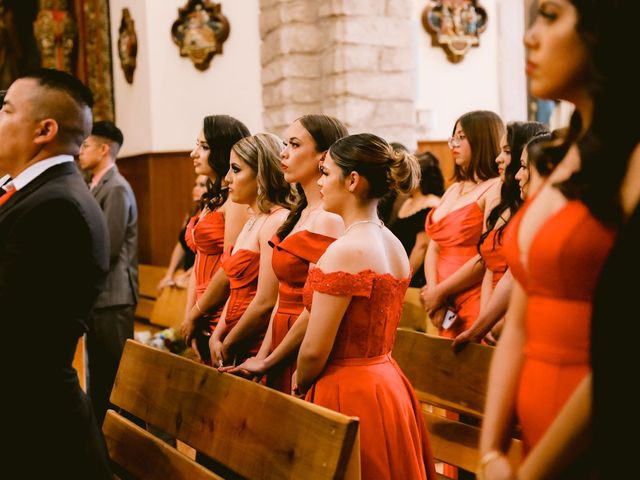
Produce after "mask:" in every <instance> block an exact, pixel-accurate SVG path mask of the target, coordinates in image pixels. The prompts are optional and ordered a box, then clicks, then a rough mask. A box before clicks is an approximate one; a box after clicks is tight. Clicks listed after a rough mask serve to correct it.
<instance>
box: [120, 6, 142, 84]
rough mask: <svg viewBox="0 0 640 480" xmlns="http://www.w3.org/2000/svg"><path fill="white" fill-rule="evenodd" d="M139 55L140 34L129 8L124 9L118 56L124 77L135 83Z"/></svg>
mask: <svg viewBox="0 0 640 480" xmlns="http://www.w3.org/2000/svg"><path fill="white" fill-rule="evenodd" d="M137 55H138V36H137V35H136V28H135V25H134V23H133V18H131V12H130V11H129V9H128V8H123V9H122V20H121V21H120V28H119V29H118V56H119V57H120V66H121V67H122V71H123V72H124V78H125V79H126V80H127V82H128V83H133V73H134V72H135V71H136V56H137Z"/></svg>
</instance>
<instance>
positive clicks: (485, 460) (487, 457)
mask: <svg viewBox="0 0 640 480" xmlns="http://www.w3.org/2000/svg"><path fill="white" fill-rule="evenodd" d="M503 455H504V453H502V452H501V451H500V450H489V451H488V452H487V453H485V454H484V455H483V456H482V458H480V461H479V462H478V468H477V473H479V474H482V473H484V469H485V468H487V465H489V464H490V463H491V462H493V461H494V460H496V459H498V458H500V457H502V456H503Z"/></svg>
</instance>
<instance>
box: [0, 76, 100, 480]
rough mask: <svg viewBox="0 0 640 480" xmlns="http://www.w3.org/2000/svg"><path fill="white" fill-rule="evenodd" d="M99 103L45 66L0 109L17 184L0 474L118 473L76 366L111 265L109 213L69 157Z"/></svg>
mask: <svg viewBox="0 0 640 480" xmlns="http://www.w3.org/2000/svg"><path fill="white" fill-rule="evenodd" d="M92 104H93V99H92V96H91V92H90V91H89V90H88V89H87V88H86V87H85V86H84V85H83V84H82V83H81V82H80V81H79V80H78V79H76V78H75V77H73V76H71V75H69V74H67V73H63V72H60V71H56V70H40V71H37V72H35V73H32V74H29V75H27V76H24V77H22V78H19V79H18V80H16V81H15V82H14V83H13V84H12V85H11V86H10V88H9V90H8V91H7V94H6V97H5V99H4V102H3V106H2V110H0V170H1V171H3V172H5V173H6V174H8V175H9V176H10V178H11V181H10V182H9V183H8V184H7V185H5V186H4V187H2V188H3V189H4V190H5V192H6V193H5V194H4V195H2V197H0V318H1V319H2V320H3V323H4V325H5V326H6V327H7V330H6V332H5V339H4V342H3V343H2V347H1V348H0V351H2V353H3V371H4V372H5V374H4V375H3V385H4V387H3V396H2V397H3V404H4V405H3V409H2V412H3V418H4V419H5V420H4V421H3V434H4V437H5V438H6V439H7V440H8V445H9V450H8V451H7V450H5V455H4V458H5V461H4V465H3V468H5V469H6V470H7V471H18V472H20V473H19V474H18V476H20V477H21V478H47V477H55V478H67V479H81V478H82V479H88V478H92V479H98V478H99V479H102V478H105V479H106V478H110V476H111V475H110V471H109V464H108V456H107V452H106V448H105V444H104V438H103V437H102V433H101V431H100V428H99V426H98V424H97V422H96V419H95V416H94V414H93V409H92V406H91V401H90V400H89V398H88V397H87V395H85V393H84V392H83V391H82V389H81V388H80V383H79V381H78V375H77V373H76V371H75V370H74V369H73V367H72V361H73V356H74V352H75V348H76V344H77V342H78V338H79V337H80V336H81V335H82V334H84V333H85V331H86V330H87V327H86V318H87V315H88V314H89V311H90V309H91V307H92V305H93V303H94V302H95V299H96V298H97V296H98V293H99V292H100V290H101V288H102V285H103V283H104V279H105V277H106V273H107V268H108V265H109V256H108V237H107V230H106V224H105V220H104V216H103V215H102V212H101V211H100V207H99V206H98V204H97V203H96V201H95V200H94V198H93V197H92V196H91V193H90V192H89V191H88V189H87V187H86V185H85V183H84V182H83V180H82V177H81V176H80V173H79V172H78V169H77V167H76V165H75V164H74V162H73V156H74V155H76V154H77V153H78V151H79V149H80V145H81V143H82V141H83V139H84V138H85V137H86V135H87V134H88V133H89V131H90V130H91V122H92V117H91V105H92ZM11 334H12V335H11ZM16 469H17V470H16Z"/></svg>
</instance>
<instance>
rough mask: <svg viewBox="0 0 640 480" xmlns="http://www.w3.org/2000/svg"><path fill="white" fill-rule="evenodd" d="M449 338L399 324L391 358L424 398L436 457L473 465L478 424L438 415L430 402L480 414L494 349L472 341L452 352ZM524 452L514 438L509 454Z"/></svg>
mask: <svg viewBox="0 0 640 480" xmlns="http://www.w3.org/2000/svg"><path fill="white" fill-rule="evenodd" d="M451 342H452V341H451V340H450V339H447V338H443V337H437V336H433V335H428V334H424V333H420V332H415V331H410V330H405V329H398V333H397V336H396V341H395V344H394V348H393V358H394V359H395V360H396V361H397V362H398V364H399V365H400V368H401V369H402V371H403V372H404V374H405V375H406V376H407V378H408V379H409V381H410V382H411V384H412V385H413V387H414V388H415V390H416V394H417V396H418V398H419V399H420V402H421V403H422V404H423V416H424V419H425V422H426V424H427V427H428V429H429V433H430V437H431V442H432V446H433V453H434V457H436V459H438V460H440V461H443V462H445V463H448V464H450V465H454V466H457V467H461V468H463V469H465V470H469V471H475V469H476V467H477V465H478V461H479V459H480V456H479V452H478V444H479V439H480V429H479V428H477V427H475V426H472V425H468V424H467V423H463V422H460V421H459V420H455V419H450V418H445V417H444V416H442V415H437V414H436V413H433V410H434V409H432V408H431V406H436V407H441V408H444V409H446V410H447V411H451V412H455V413H459V414H463V415H466V416H471V417H475V418H478V419H481V418H482V415H483V412H484V403H485V398H486V395H487V379H488V376H489V367H490V365H491V358H492V356H493V351H494V349H493V348H492V347H487V346H483V345H478V344H470V345H467V346H465V347H464V348H463V349H462V350H460V351H458V352H454V350H453V348H452V347H451ZM521 455H522V443H521V442H520V440H517V439H514V440H513V441H512V446H511V450H510V451H509V456H510V458H511V460H512V461H514V462H517V461H518V459H519V458H520V457H521Z"/></svg>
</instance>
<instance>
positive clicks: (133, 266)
mask: <svg viewBox="0 0 640 480" xmlns="http://www.w3.org/2000/svg"><path fill="white" fill-rule="evenodd" d="M122 142H123V136H122V132H121V131H120V129H119V128H118V127H116V126H115V125H114V124H113V122H108V121H104V122H97V123H95V124H94V125H93V128H92V130H91V135H89V136H88V137H87V138H86V139H85V141H84V142H83V143H82V146H81V147H80V156H79V158H78V161H79V164H80V168H82V169H83V170H85V171H88V172H90V173H91V174H92V180H91V183H90V189H91V193H92V194H93V196H94V197H95V199H96V201H97V202H98V204H99V205H100V208H102V211H103V212H104V216H105V219H106V221H107V230H108V231H109V244H110V256H109V274H108V276H107V282H106V286H105V289H104V290H103V291H102V293H101V294H100V296H99V297H98V299H97V301H96V303H95V305H94V306H93V311H92V312H91V314H90V316H89V322H88V324H89V332H88V333H87V354H88V359H89V368H88V373H89V381H88V385H89V395H90V396H91V400H92V402H93V406H94V410H95V413H96V417H97V419H98V422H99V423H102V421H103V420H104V416H105V414H106V412H107V408H108V406H109V395H110V394H111V389H112V387H113V382H114V380H115V378H116V373H117V371H118V365H119V363H120V357H121V356H122V351H123V349H124V344H125V342H126V341H127V338H133V317H134V312H135V307H136V303H137V302H138V211H137V207H136V199H135V197H134V195H133V190H131V186H130V185H129V182H127V181H126V180H125V179H124V177H123V176H122V175H120V172H118V167H116V157H117V156H118V151H119V150H120V147H121V146H122Z"/></svg>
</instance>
